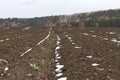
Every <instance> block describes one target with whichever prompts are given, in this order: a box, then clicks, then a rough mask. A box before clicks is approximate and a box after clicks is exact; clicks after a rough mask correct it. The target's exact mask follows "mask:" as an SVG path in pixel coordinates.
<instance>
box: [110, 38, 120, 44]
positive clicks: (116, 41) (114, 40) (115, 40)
mask: <svg viewBox="0 0 120 80" xmlns="http://www.w3.org/2000/svg"><path fill="white" fill-rule="evenodd" d="M111 41H112V42H115V43H120V41H118V40H117V39H112V40H111Z"/></svg>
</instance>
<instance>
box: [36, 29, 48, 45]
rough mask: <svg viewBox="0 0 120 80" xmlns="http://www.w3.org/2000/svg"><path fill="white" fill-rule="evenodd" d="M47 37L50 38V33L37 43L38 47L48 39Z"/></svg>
mask: <svg viewBox="0 0 120 80" xmlns="http://www.w3.org/2000/svg"><path fill="white" fill-rule="evenodd" d="M49 36H50V31H49V33H48V35H47V36H46V37H45V38H44V39H43V40H41V41H40V42H38V43H37V45H40V44H41V43H43V42H44V41H45V40H46V39H48V38H49Z"/></svg>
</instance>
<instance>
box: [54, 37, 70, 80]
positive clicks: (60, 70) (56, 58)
mask: <svg viewBox="0 0 120 80" xmlns="http://www.w3.org/2000/svg"><path fill="white" fill-rule="evenodd" d="M69 39H71V38H70V37H69ZM60 40H61V39H60V37H59V36H58V35H57V42H56V44H57V46H56V48H55V55H56V57H55V62H56V69H55V72H56V73H57V74H56V77H57V78H58V79H57V80H67V77H61V76H63V73H62V68H63V67H64V65H62V64H60V63H59V59H60V58H61V56H60V53H59V50H60V49H61V45H60ZM59 77H61V78H59Z"/></svg>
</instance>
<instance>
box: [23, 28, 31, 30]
mask: <svg viewBox="0 0 120 80" xmlns="http://www.w3.org/2000/svg"><path fill="white" fill-rule="evenodd" d="M30 28H31V27H26V28H24V29H23V30H28V29H30Z"/></svg>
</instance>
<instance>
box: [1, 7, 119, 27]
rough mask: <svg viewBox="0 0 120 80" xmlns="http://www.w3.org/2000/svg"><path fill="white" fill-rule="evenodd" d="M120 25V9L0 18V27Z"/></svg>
mask: <svg viewBox="0 0 120 80" xmlns="http://www.w3.org/2000/svg"><path fill="white" fill-rule="evenodd" d="M43 26H47V27H49V26H64V27H120V9H114V10H111V9H110V10H104V11H96V12H86V13H78V14H73V15H60V16H47V17H36V18H8V19H0V27H4V28H10V27H43Z"/></svg>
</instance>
